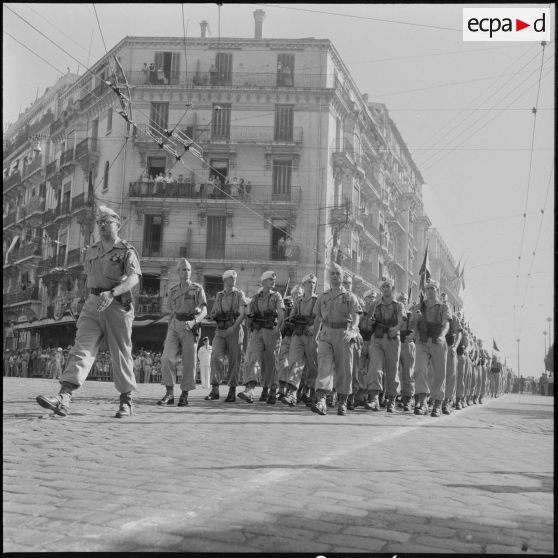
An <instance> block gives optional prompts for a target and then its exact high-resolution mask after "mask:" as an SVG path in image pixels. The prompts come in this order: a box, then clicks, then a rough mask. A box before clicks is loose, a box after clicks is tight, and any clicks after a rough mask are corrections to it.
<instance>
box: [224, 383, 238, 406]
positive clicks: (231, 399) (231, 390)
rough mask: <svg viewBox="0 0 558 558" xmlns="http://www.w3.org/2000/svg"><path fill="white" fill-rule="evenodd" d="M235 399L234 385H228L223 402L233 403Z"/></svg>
mask: <svg viewBox="0 0 558 558" xmlns="http://www.w3.org/2000/svg"><path fill="white" fill-rule="evenodd" d="M235 401H236V387H235V386H229V393H227V397H226V399H225V403H234V402H235Z"/></svg>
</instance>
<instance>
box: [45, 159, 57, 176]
mask: <svg viewBox="0 0 558 558" xmlns="http://www.w3.org/2000/svg"><path fill="white" fill-rule="evenodd" d="M57 171H58V161H52V162H51V163H49V164H48V165H47V166H46V178H50V177H51V176H53V175H55V174H56V172H57Z"/></svg>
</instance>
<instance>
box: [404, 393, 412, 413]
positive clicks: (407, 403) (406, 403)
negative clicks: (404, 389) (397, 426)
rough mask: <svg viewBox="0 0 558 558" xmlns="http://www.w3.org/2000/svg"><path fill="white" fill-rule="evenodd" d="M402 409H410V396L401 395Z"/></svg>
mask: <svg viewBox="0 0 558 558" xmlns="http://www.w3.org/2000/svg"><path fill="white" fill-rule="evenodd" d="M403 410H404V411H410V410H411V398H410V396H408V395H405V396H403Z"/></svg>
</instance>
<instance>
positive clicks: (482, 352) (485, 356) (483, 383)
mask: <svg viewBox="0 0 558 558" xmlns="http://www.w3.org/2000/svg"><path fill="white" fill-rule="evenodd" d="M489 362H490V354H489V353H488V351H487V350H486V349H485V348H484V347H483V345H482V339H479V368H480V389H479V394H478V395H479V398H478V402H479V404H480V405H482V403H483V401H482V398H483V397H484V396H485V395H486V392H487V391H488V363H489Z"/></svg>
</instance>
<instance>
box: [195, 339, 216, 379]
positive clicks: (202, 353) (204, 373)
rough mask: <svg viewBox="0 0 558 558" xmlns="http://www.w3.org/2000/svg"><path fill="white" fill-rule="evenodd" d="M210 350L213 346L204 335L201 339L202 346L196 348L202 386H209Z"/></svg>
mask: <svg viewBox="0 0 558 558" xmlns="http://www.w3.org/2000/svg"><path fill="white" fill-rule="evenodd" d="M212 351H213V347H212V346H211V345H210V344H209V337H204V338H203V339H202V346H201V347H200V348H199V349H198V360H199V361H200V379H201V387H202V388H209V378H210V376H211V352H212Z"/></svg>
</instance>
